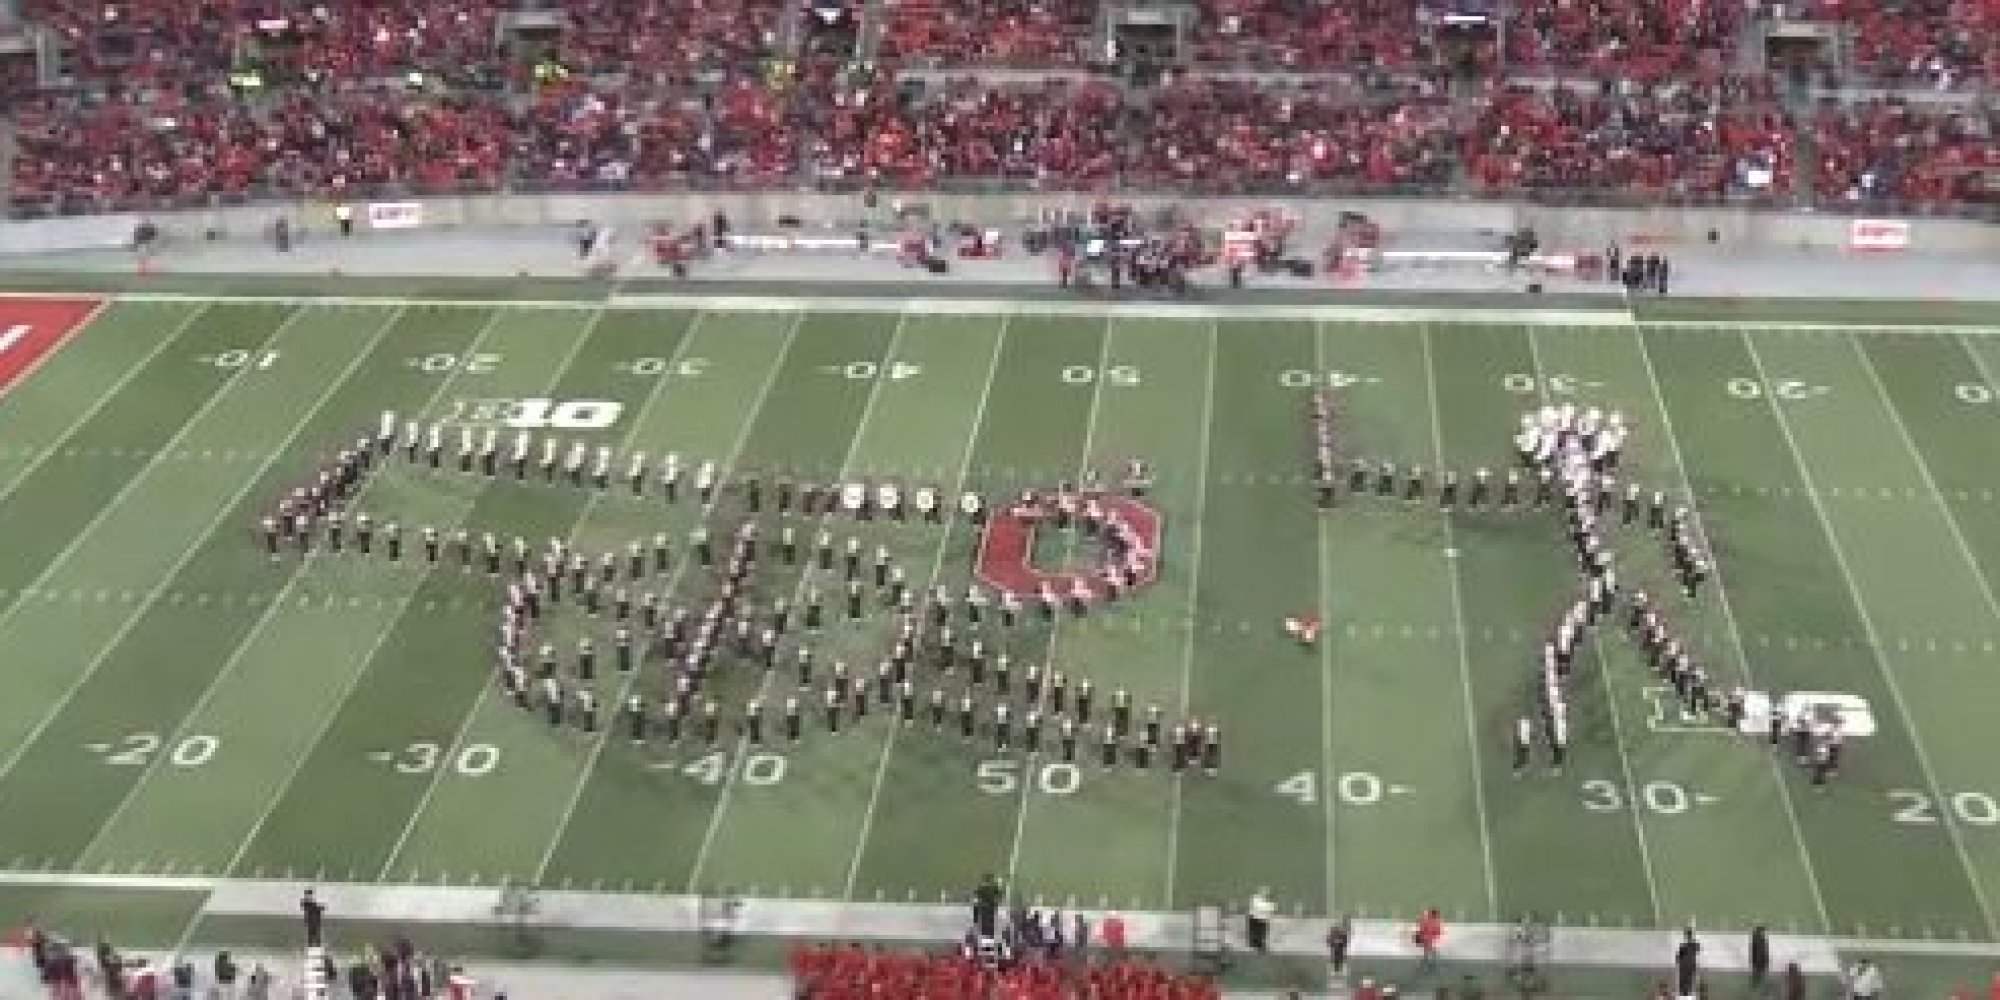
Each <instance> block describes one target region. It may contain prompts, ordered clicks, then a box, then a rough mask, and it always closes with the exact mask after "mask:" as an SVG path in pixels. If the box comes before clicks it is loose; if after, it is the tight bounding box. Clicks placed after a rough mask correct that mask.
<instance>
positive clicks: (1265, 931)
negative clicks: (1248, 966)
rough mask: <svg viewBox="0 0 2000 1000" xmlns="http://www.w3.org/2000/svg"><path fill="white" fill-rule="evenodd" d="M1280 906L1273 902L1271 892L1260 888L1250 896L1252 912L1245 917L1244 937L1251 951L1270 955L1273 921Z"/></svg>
mask: <svg viewBox="0 0 2000 1000" xmlns="http://www.w3.org/2000/svg"><path fill="white" fill-rule="evenodd" d="M1277 915H1278V906H1277V904H1276V903H1273V902H1271V890H1270V889H1268V888H1260V889H1258V890H1257V891H1256V892H1254V893H1252V894H1251V895H1250V911H1249V912H1248V913H1247V914H1245V915H1244V917H1243V937H1244V940H1245V941H1246V942H1247V943H1248V944H1249V945H1250V950H1252V951H1255V952H1257V953H1259V954H1268V953H1269V952H1270V950H1271V919H1272V918H1273V917H1275V916H1277Z"/></svg>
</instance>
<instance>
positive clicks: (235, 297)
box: [0, 282, 2000, 336]
mask: <svg viewBox="0 0 2000 1000" xmlns="http://www.w3.org/2000/svg"><path fill="white" fill-rule="evenodd" d="M773 286H774V287H781V286H782V283H780V282H773ZM1022 287H1023V288H1024V289H1036V288H1039V287H1040V286H1036V285H1023V286H1022ZM85 295H87V296H90V297H99V296H102V297H104V298H106V299H115V300H117V301H121V302H195V303H200V302H247V303H256V302H267V303H280V304H304V303H320V304H324V305H332V306H342V305H348V306H399V305H410V306H437V307H440V308H447V309H491V308H495V307H502V308H507V309H694V310H707V311H714V312H724V311H729V310H736V311H741V312H789V311H793V310H806V309H809V310H814V311H819V312H888V311H895V310H908V311H921V312H928V313H933V314H938V315H967V314H977V315H990V314H994V313H1002V314H1009V315H1052V316H1064V315H1084V316H1107V315H1108V316H1113V317H1128V318H1140V319H1144V318H1163V319H1301V320H1322V321H1329V322H1331V321H1339V320H1348V321H1352V322H1361V323H1439V324H1445V323H1481V324H1487V323H1501V324H1504V325H1508V326H1584V327H1624V326H1641V327H1657V328H1665V329H1682V330H1709V331H1713V332H1716V333H1721V334H1731V333H1736V332H1738V331H1741V330H1796V331H1808V332H1810V331H1824V332H1827V333H1845V332H1850V331H1855V330H1865V331H1868V332H1870V333H1879V334H1945V335H1957V336H1967V335H1971V336H1989V335H1993V334H2000V321H1996V322H1993V323H1909V324H1891V325H1883V324H1880V323H1840V322H1823V321H1818V320H1788V319H1766V320H1703V319H1640V318H1638V317H1637V316H1635V315H1634V314H1633V313H1632V311H1631V309H1630V307H1629V306H1624V305H1619V306H1613V307H1608V308H1604V309H1534V308H1532V305H1531V304H1530V303H1527V302H1524V303H1523V304H1522V306H1521V307H1519V308H1512V309H1505V310H1503V309H1498V308H1495V307H1491V306H1485V307H1481V306H1418V305H1411V306H1396V305H1384V306H1356V305H1346V304H1342V303H1339V302H1328V303H1326V304H1324V305H1320V304H1310V303H1295V304H1294V303H1254V302H1243V303H1237V302H1231V303H1212V302H1091V301H1033V300H1016V299H961V298H925V297H922V296H903V297H897V296H881V297H877V296H862V295H856V296H821V297H795V296H765V295H688V294H683V293H679V292H657V293H630V294H611V295H607V296H605V297H603V298H601V299H596V298H580V299H507V300H497V299H478V298H428V297H410V296H398V295H246V294H206V293H201V292H113V293H103V292H88V293H71V292H19V291H0V299H47V298H74V297H79V296H85ZM1764 301H1770V300H1764ZM1918 305H1921V303H1918Z"/></svg>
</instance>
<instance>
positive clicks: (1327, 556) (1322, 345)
mask: <svg viewBox="0 0 2000 1000" xmlns="http://www.w3.org/2000/svg"><path fill="white" fill-rule="evenodd" d="M1313 368H1314V369H1315V370H1316V371H1317V372H1320V373H1322V374H1320V375H1319V376H1318V378H1325V377H1326V376H1325V374H1324V373H1325V372H1326V371H1328V370H1329V369H1328V367H1327V359H1326V325H1325V324H1323V323H1314V324H1313ZM1319 391H1320V390H1319V389H1317V388H1314V389H1311V390H1309V391H1308V392H1307V394H1306V397H1305V398H1306V399H1308V400H1310V399H1311V398H1312V396H1313V395H1314V394H1316V393H1318V392H1319ZM1333 398H1334V399H1335V400H1336V401H1337V400H1338V399H1339V397H1338V396H1334V397H1333ZM1307 405H1308V406H1310V405H1311V404H1310V403H1308V404H1307ZM1328 410H1329V414H1330V415H1329V419H1332V420H1335V421H1338V420H1339V419H1340V417H1341V414H1340V413H1339V411H1337V410H1334V409H1333V404H1332V403H1329V404H1328ZM1309 429H1310V428H1309ZM1345 430H1346V428H1345V427H1343V426H1341V425H1340V424H1339V423H1338V422H1336V423H1335V425H1334V445H1335V448H1336V449H1340V448H1341V447H1342V442H1341V439H1340V436H1341V435H1342V434H1343V433H1344V432H1345ZM1307 444H1308V442H1303V441H1302V442H1300V445H1301V447H1300V449H1299V450H1300V452H1301V453H1303V452H1304V450H1305V447H1304V446H1305V445H1307ZM1312 446H1313V447H1317V444H1316V443H1313V444H1312ZM1335 460H1336V461H1338V460H1339V450H1336V452H1335ZM1328 471H1329V472H1332V471H1333V470H1328ZM1334 474H1335V475H1338V473H1334ZM1314 502H1315V504H1316V503H1317V502H1318V498H1317V497H1315V498H1314ZM1313 521H1314V530H1315V531H1317V532H1318V540H1319V548H1318V550H1317V551H1316V552H1315V553H1314V556H1315V558H1316V561H1317V562H1318V563H1319V565H1318V566H1317V567H1315V569H1316V571H1317V574H1318V580H1319V599H1318V600H1316V601H1314V602H1313V605H1314V611H1315V612H1316V613H1317V614H1318V615H1319V620H1320V627H1321V629H1325V628H1326V627H1328V626H1330V625H1332V624H1333V621H1334V619H1335V618H1336V617H1337V615H1336V614H1335V612H1334V608H1335V601H1334V597H1333V591H1334V587H1333V574H1332V571H1331V570H1330V569H1329V567H1328V562H1329V560H1331V559H1332V558H1333V548H1334V532H1333V526H1332V525H1333V517H1332V515H1331V513H1329V512H1328V511H1324V510H1320V509H1318V508H1317V507H1315V508H1314V509H1313ZM1324 638H1325V639H1326V641H1324V642H1320V643H1317V645H1318V647H1319V650H1318V656H1317V659H1318V660H1319V713H1320V723H1319V759H1320V765H1319V766H1320V773H1319V776H1318V778H1317V780H1315V781H1314V782H1313V790H1314V792H1315V794H1317V795H1318V796H1319V798H1320V808H1321V811H1322V813H1323V816H1322V819H1323V821H1324V823H1325V825H1326V835H1325V841H1326V843H1325V849H1324V856H1323V857H1322V859H1321V860H1322V861H1323V862H1324V864H1325V866H1326V900H1325V905H1326V912H1328V913H1340V912H1342V911H1343V910H1345V909H1346V907H1343V906H1341V905H1340V891H1339V882H1340V877H1339V876H1340V865H1339V861H1340V851H1339V850H1338V841H1339V839H1340V836H1339V834H1340V831H1339V827H1340V805H1339V794H1338V789H1337V788H1336V787H1335V784H1334V783H1335V782H1336V781H1338V780H1339V779H1338V778H1337V777H1336V775H1338V774H1339V771H1338V770H1337V769H1336V767H1335V765H1334V761H1335V759H1336V758H1337V756H1338V755H1337V754H1336V753H1335V752H1334V744H1335V742H1336V740H1335V739H1334V731H1335V725H1334V720H1335V719H1337V718H1339V716H1340V712H1339V710H1338V709H1337V708H1336V707H1335V705H1334V702H1335V698H1334V689H1335V688H1336V687H1337V686H1338V685H1337V683H1336V681H1335V678H1337V677H1338V676H1339V674H1338V672H1337V669H1338V666H1339V658H1338V657H1337V656H1335V655H1334V652H1333V647H1334V643H1333V641H1332V640H1333V636H1332V635H1331V634H1330V633H1329V634H1328V635H1326V636H1325V637H1324ZM1478 778H1479V774H1478V768H1477V762H1476V760H1475V765H1474V773H1473V780H1475V781H1477V780H1478ZM1169 905H1171V904H1169Z"/></svg>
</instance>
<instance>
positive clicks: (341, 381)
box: [77, 307, 407, 863]
mask: <svg viewBox="0 0 2000 1000" xmlns="http://www.w3.org/2000/svg"><path fill="white" fill-rule="evenodd" d="M406 309H407V307H403V308H399V309H396V310H395V311H394V312H391V313H389V314H388V316H387V318H385V319H384V320H383V322H382V325H381V326H380V327H378V328H377V329H376V331H375V333H374V335H373V336H371V337H369V338H368V343H367V345H366V346H364V347H362V348H361V349H360V350H358V351H356V352H355V353H354V359H353V360H352V361H349V362H348V363H347V366H346V367H345V368H343V369H341V371H340V374H339V375H338V376H337V377H335V378H334V380H333V381H332V383H331V387H330V388H329V389H328V390H327V392H326V395H325V396H323V397H322V399H321V406H324V404H325V402H326V400H330V399H332V398H333V396H334V395H335V394H336V393H338V392H339V390H340V387H341V386H344V385H346V384H347V382H348V380H349V379H351V378H353V377H354V375H355V373H356V372H357V371H359V370H360V368H361V364H362V362H364V361H367V360H368V359H369V357H370V356H371V355H373V354H374V353H375V349H376V348H377V347H379V346H381V344H382V341H383V338H385V337H387V336H388V335H389V331H390V330H391V329H394V328H395V326H396V324H397V323H398V322H400V321H401V319H402V317H403V315H404V312H405V311H406ZM320 408H321V407H320V406H315V407H314V408H313V409H312V411H311V412H310V413H308V414H307V416H306V419H305V420H304V421H302V422H301V423H300V424H299V429H300V430H301V431H302V430H303V429H304V427H305V425H306V424H308V423H311V422H312V420H313V419H315V418H316V417H317V416H318V413H319V410H320ZM297 436H298V432H297V431H295V432H294V433H293V437H294V438H296V437H297ZM288 450H289V449H288V448H280V449H277V450H276V451H275V452H273V453H272V456H271V458H270V459H268V460H266V461H265V463H264V468H265V469H269V468H270V467H271V466H272V465H274V464H276V462H277V461H278V458H279V457H280V456H282V455H284V454H285V453H286V452H287V451H288ZM259 478H261V473H260V475H259ZM253 481H254V479H253ZM203 541H204V542H205V541H207V538H206V537H204V538H203ZM314 554H315V555H317V554H318V553H317V552H315V553H314ZM305 576H306V573H305V570H304V568H303V567H295V571H294V573H293V574H292V575H291V577H290V578H288V579H287V580H286V581H285V585H284V586H282V587H280V588H278V592H277V593H276V594H274V595H272V597H271V600H270V602H269V603H267V604H266V605H264V610H263V611H262V612H260V613H259V614H258V616H257V620H256V622H254V623H252V624H251V626H250V629H249V631H247V632H245V633H243V638H241V639H239V640H237V642H236V648H235V649H234V650H232V651H231V652H230V654H229V658H228V659H227V660H224V661H223V664H222V669H221V670H218V671H216V673H215V675H214V676H213V677H211V678H209V682H208V686H207V688H205V689H204V690H203V691H202V693H201V697H200V698H197V699H196V700H195V703H194V705H193V706H192V707H190V708H189V709H188V710H187V712H186V713H185V714H184V715H182V717H181V720H180V721H179V722H178V723H176V724H175V725H174V728H173V731H172V733H171V734H169V735H168V736H167V738H166V739H165V740H163V741H162V742H161V743H160V747H159V750H158V751H156V752H155V753H153V755H152V756H151V757H150V758H148V759H147V761H146V763H145V765H144V766H143V767H142V768H141V769H140V772H139V775H138V777H137V778H135V779H133V781H132V787H130V788H128V789H126V790H125V794H124V795H123V796H121V797H120V798H119V800H118V805H117V807H116V808H114V809H113V810H112V811H111V813H110V815H108V816H106V817H105V819H104V821H103V822H102V823H99V824H98V827H97V832H96V833H94V834H92V835H91V838H90V841H89V842H88V843H86V844H84V845H83V849H82V850H81V851H79V852H78V853H77V858H78V859H79V863H82V862H84V861H87V860H88V859H89V858H90V855H91V852H92V851H94V850H95V849H96V848H97V845H98V843H99V842H100V841H102V840H103V839H104V836H105V835H106V834H108V833H110V832H111V830H112V828H113V827H115V826H117V824H118V822H119V820H121V819H123V818H124V816H125V810H126V809H128V808H130V807H131V805H132V803H133V802H135V801H137V800H138V798H139V793H140V791H141V790H142V789H144V788H145V787H146V784H147V782H148V781H149V780H150V779H151V778H152V777H153V775H154V774H155V773H157V772H158V771H159V769H160V767H161V762H162V761H164V760H167V759H168V758H169V757H171V756H172V754H173V752H174V748H175V747H177V746H179V744H180V743H181V741H182V740H185V739H187V738H188V737H189V735H190V734H189V732H188V730H189V728H190V727H191V726H193V724H194V723H195V722H197V721H199V720H200V717H201V714H202V713H203V712H204V711H205V710H207V708H208V705H209V702H210V701H212V700H214V698H215V696H216V695H217V694H219V693H220V692H221V691H222V689H223V683H224V682H225V681H227V680H228V679H229V678H231V677H233V676H235V674H236V668H237V667H238V666H240V665H241V664H242V662H243V654H244V653H245V652H246V651H247V650H249V648H250V646H251V645H252V643H253V641H254V640H255V639H256V638H257V637H258V635H259V634H260V633H261V632H263V630H264V627H265V626H266V625H268V624H270V622H271V620H272V618H273V617H275V616H276V615H277V613H278V609H279V608H280V607H282V606H283V605H284V603H285V598H286V597H288V596H289V595H290V594H291V592H292V588H293V587H294V586H296V585H297V584H298V582H299V581H300V580H302V579H304V578H305Z"/></svg>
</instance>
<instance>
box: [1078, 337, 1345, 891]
mask: <svg viewBox="0 0 2000 1000" xmlns="http://www.w3.org/2000/svg"><path fill="white" fill-rule="evenodd" d="M1313 341H1314V344H1315V348H1316V347H1317V344H1318V341H1319V328H1318V327H1317V326H1315V327H1314V328H1313ZM1221 342H1222V328H1221V325H1220V324H1219V323H1216V322H1214V321H1210V323H1209V324H1208V364H1207V365H1206V366H1205V367H1204V368H1203V375H1204V378H1203V380H1202V391H1201V431H1200V434H1199V440H1200V442H1201V443H1200V444H1199V445H1197V446H1196V447H1197V448H1199V449H1200V452H1199V454H1197V455H1196V456H1195V493H1194V512H1193V513H1192V514H1190V515H1189V516H1190V517H1191V518H1192V519H1193V521H1194V523H1193V524H1192V525H1190V526H1189V529H1188V530H1189V533H1190V535H1191V536H1192V537H1191V538H1190V540H1189V542H1188V560H1187V576H1188V597H1187V605H1188V618H1189V622H1188V628H1187V634H1186V635H1185V636H1183V637H1182V639H1181V685H1180V686H1181V691H1180V694H1181V698H1180V704H1179V707H1178V709H1177V711H1178V712H1179V713H1180V718H1181V719H1182V720H1186V719H1187V717H1188V703H1189V701H1190V700H1192V699H1193V697H1194V659H1195V656H1194V650H1195V636H1196V635H1197V634H1198V633H1199V632H1200V629H1199V628H1198V627H1196V626H1195V624H1194V621H1193V619H1194V616H1195V615H1197V614H1199V613H1200V610H1201V544H1202V524H1203V523H1204V522H1205V521H1206V519H1207V517H1208V462H1209V455H1210V446H1211V444H1212V441H1213V437H1214V425H1215V372H1216V369H1217V368H1218V367H1219V365H1218V363H1217V358H1216V355H1217V354H1218V353H1219V352H1220V351H1221V346H1220V345H1221ZM1103 377H1104V376H1103V374H1102V373H1100V374H1099V375H1098V378H1099V379H1102V378H1103ZM1314 554H1315V555H1317V554H1318V553H1317V552H1315V553H1314ZM1187 778H1188V772H1187V771H1182V772H1181V773H1179V774H1176V775H1174V781H1173V789H1172V792H1171V794H1170V798H1169V804H1168V807H1167V877H1166V882H1165V890H1164V895H1163V896H1162V899H1161V902H1162V903H1163V904H1164V905H1165V906H1166V907H1167V908H1168V909H1173V908H1174V894H1175V891H1176V889H1177V887H1178V883H1179V880H1180V858H1181V809H1182V804H1183V800H1184V798H1185V796H1186V784H1187ZM1332 877H1333V873H1332V872H1328V873H1327V878H1328V880H1329V883H1331V880H1332ZM1328 892H1329V894H1331V890H1330V889H1329V890H1328Z"/></svg>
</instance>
